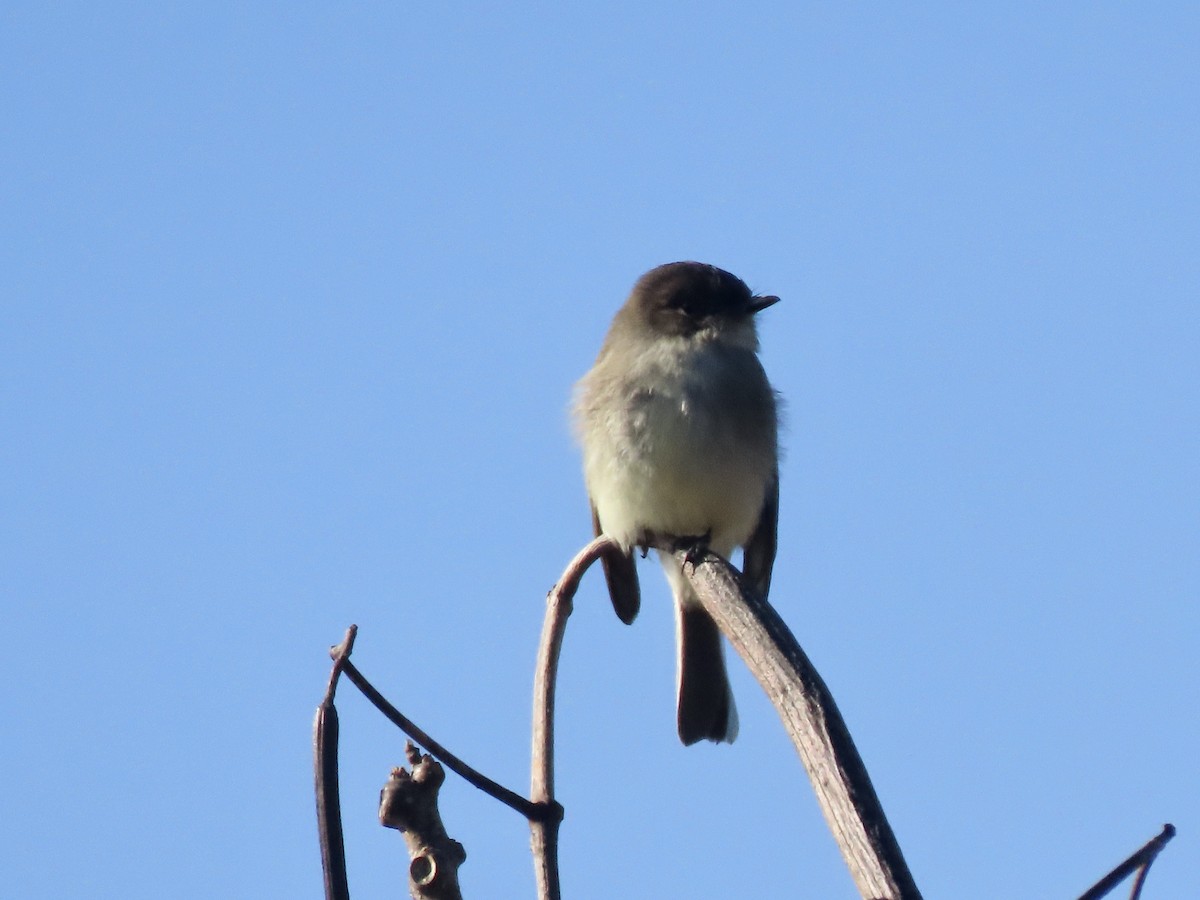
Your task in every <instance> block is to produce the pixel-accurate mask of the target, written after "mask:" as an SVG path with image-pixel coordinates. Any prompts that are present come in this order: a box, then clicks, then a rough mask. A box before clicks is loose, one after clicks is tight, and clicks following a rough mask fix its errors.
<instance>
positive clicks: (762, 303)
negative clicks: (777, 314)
mask: <svg viewBox="0 0 1200 900" xmlns="http://www.w3.org/2000/svg"><path fill="white" fill-rule="evenodd" d="M778 302H779V298H778V297H776V296H774V295H771V296H767V297H751V298H750V302H749V303H748V304H747V305H746V312H748V313H750V315H754V314H755V313H760V312H762V311H763V310H764V309H766V308H767V307H768V306H774V305H775V304H776V303H778Z"/></svg>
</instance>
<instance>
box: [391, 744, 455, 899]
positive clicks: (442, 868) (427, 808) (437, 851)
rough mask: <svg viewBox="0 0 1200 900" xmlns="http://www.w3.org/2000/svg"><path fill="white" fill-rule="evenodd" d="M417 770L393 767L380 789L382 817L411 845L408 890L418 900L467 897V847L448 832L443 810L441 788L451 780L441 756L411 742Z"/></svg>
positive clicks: (407, 751)
mask: <svg viewBox="0 0 1200 900" xmlns="http://www.w3.org/2000/svg"><path fill="white" fill-rule="evenodd" d="M404 754H405V756H406V757H407V759H408V764H409V765H410V766H411V767H412V773H411V774H410V773H409V772H407V771H405V770H404V769H402V768H395V769H393V770H392V777H391V778H389V779H388V783H387V784H386V785H384V788H383V790H382V791H380V792H379V821H380V822H381V823H382V824H383V825H384V826H386V827H388V828H396V829H398V830H399V831H400V832H401V833H402V834H403V835H404V843H405V844H406V845H407V846H408V856H409V860H410V861H409V865H408V891H409V893H410V894H411V895H412V897H413V900H462V890H461V889H460V888H459V884H458V867H459V866H461V865H462V864H463V862H464V861H465V860H466V858H467V851H466V850H464V849H463V845H462V844H460V843H459V842H458V841H456V840H454V839H453V838H452V837H450V835H448V834H447V833H446V827H445V825H443V824H442V815H441V813H440V812H439V811H438V805H437V798H438V791H439V790H440V789H441V787H442V784H443V783H444V782H445V780H446V772H445V770H444V769H443V768H442V767H441V766H440V765H438V762H437V760H436V759H434V758H433V757H432V756H429V755H428V754H425V755H422V754H421V752H420V751H419V750H418V749H417V748H416V747H414V746H413V742H412V741H409V742H408V744H407V745H406V746H405V748H404Z"/></svg>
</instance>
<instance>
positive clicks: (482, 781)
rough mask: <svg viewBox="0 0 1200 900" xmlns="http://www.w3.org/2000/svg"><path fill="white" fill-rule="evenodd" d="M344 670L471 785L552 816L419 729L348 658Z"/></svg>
mask: <svg viewBox="0 0 1200 900" xmlns="http://www.w3.org/2000/svg"><path fill="white" fill-rule="evenodd" d="M344 671H345V673H346V677H347V678H349V679H350V681H351V682H352V683H353V684H354V686H355V687H356V688H358V689H359V690H360V691H361V692H362V694H363V696H364V697H366V698H367V699H368V700H370V701H371V703H372V704H373V705H374V707H375V708H376V709H377V710H379V711H380V712H381V713H383V714H384V715H385V716H387V718H388V719H389V720H390V721H391V722H392V724H393V725H395V726H396V727H397V728H399V729H400V730H401V731H403V732H404V733H405V734H407V735H408V736H409V737H410V738H412V739H413V740H414V741H416V742H417V743H418V744H421V745H422V746H424V747H425V749H426V750H428V751H429V753H430V754H431V755H432V756H434V757H436V758H437V759H438V760H439V761H440V762H441V763H442V764H443V765H445V767H446V768H447V769H449V770H450V771H451V772H453V773H454V774H456V775H458V776H459V777H461V778H463V779H464V780H465V781H467V783H468V784H471V785H473V786H475V787H477V788H479V790H481V791H483V792H484V793H485V794H488V795H489V796H491V797H494V798H495V799H497V800H499V801H500V802H501V803H503V804H504V805H505V806H507V807H509V808H511V809H515V810H516V811H517V812H519V813H520V814H521V815H523V816H525V817H526V818H527V819H530V820H537V819H540V818H545V817H546V816H547V815H550V813H549V812H547V811H546V810H545V809H544V808H543V807H541V806H539V805H538V804H536V803H530V802H529V801H528V800H526V799H525V798H524V797H522V796H521V795H520V794H518V793H516V792H515V791H511V790H509V789H508V788H506V787H504V785H502V784H500V783H498V782H496V781H493V780H492V779H490V778H488V777H487V776H486V775H484V774H483V773H482V772H480V771H479V770H477V769H475V768H472V767H471V766H469V765H467V764H466V763H465V762H463V761H462V760H461V759H459V758H458V757H457V756H455V755H454V754H453V753H451V752H450V751H449V750H448V749H446V747H445V746H443V745H442V744H441V742H439V741H435V740H434V739H433V738H432V737H430V736H429V734H427V733H426V732H425V730H424V729H422V728H420V727H419V726H418V725H417V724H416V723H415V722H413V721H412V720H411V719H409V718H408V717H407V716H406V715H404V713H402V712H400V710H398V709H396V707H394V706H392V704H391V703H389V702H388V701H387V699H386V698H385V697H384V696H383V694H381V693H379V691H378V690H376V689H375V686H374V685H373V684H371V682H369V681H368V680H367V679H366V676H364V675H363V673H362V672H360V671H358V669H357V668H355V666H354V663H352V662H350V660H346V661H345V663H344Z"/></svg>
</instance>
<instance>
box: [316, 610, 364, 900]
mask: <svg viewBox="0 0 1200 900" xmlns="http://www.w3.org/2000/svg"><path fill="white" fill-rule="evenodd" d="M357 634H358V626H357V625H351V626H350V627H349V628H348V629H347V630H346V637H345V639H344V640H343V641H342V642H341V643H340V644H338V645H337V646H336V647H331V648H330V650H329V655H330V656H332V657H333V670H332V671H331V672H330V673H329V683H328V685H327V686H326V688H325V696H324V698H323V699H322V700H321V705H320V706H318V707H317V716H316V720H315V721H314V722H313V769H314V773H313V774H314V779H315V782H316V794H317V836H318V838H319V840H320V842H321V871H322V872H323V873H324V875H325V897H326V900H349V898H350V885H349V880H348V878H347V876H346V849H345V841H344V839H343V836H342V811H341V800H340V798H339V795H338V712H337V707H335V706H334V705H333V697H334V694H335V693H336V691H337V683H338V677H339V676H340V675H341V674H342V670H343V669H344V668H345V667H346V666H347V665H349V656H350V651H351V650H353V649H354V638H355V636H356V635H357Z"/></svg>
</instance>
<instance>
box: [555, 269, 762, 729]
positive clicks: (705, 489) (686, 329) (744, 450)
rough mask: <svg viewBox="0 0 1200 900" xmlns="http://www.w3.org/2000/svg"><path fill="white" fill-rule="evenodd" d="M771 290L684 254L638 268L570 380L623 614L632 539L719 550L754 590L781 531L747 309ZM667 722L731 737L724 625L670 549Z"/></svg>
mask: <svg viewBox="0 0 1200 900" xmlns="http://www.w3.org/2000/svg"><path fill="white" fill-rule="evenodd" d="M778 301H779V298H778V297H777V296H774V295H760V294H755V293H753V292H752V291H751V290H750V288H749V287H748V286H747V285H746V283H745V282H743V281H742V280H741V279H740V278H738V277H736V276H735V275H733V274H731V273H730V272H727V271H725V270H724V269H720V268H717V267H716V266H712V265H708V264H705V263H699V262H694V261H684V262H673V263H667V264H666V265H661V266H658V267H656V268H654V269H651V270H650V271H648V272H646V273H645V274H644V275H642V276H641V278H639V279H638V280H637V282H636V283H635V284H634V287H633V290H632V291H631V292H630V294H629V296H628V298H627V299H626V301H625V303H624V305H623V306H621V308H620V309H619V310H618V312H617V313H616V315H615V316H614V318H613V320H612V324H611V326H610V328H609V330H608V333H607V335H606V337H605V339H604V342H603V344H602V346H601V349H600V352H599V355H598V356H597V358H596V360H595V363H594V364H593V365H592V367H591V369H590V370H589V371H588V372H587V374H586V375H584V377H583V378H582V379H581V380H580V381H579V383H578V384H577V385H576V390H575V396H574V402H573V414H574V419H575V424H576V431H577V435H578V438H579V442H580V444H581V448H582V455H583V469H584V481H585V483H586V486H587V492H588V498H589V501H590V504H591V512H592V527H593V531H594V533H595V534H596V535H597V536H599V535H601V534H603V535H606V536H608V537H609V538H611V539H612V540H613V541H615V542H616V543H617V544H618V545H619V547H620V550H621V552H620V554H618V555H606V556H605V557H603V558H602V559H603V566H604V573H605V580H606V583H607V587H608V593H609V596H610V599H611V601H612V605H613V608H614V610H615V612H616V614H617V616H618V618H620V619H621V621H623V622H625V623H626V624H629V623H632V622H633V620H634V618H635V617H636V616H637V613H638V610H639V608H640V605H641V592H640V587H639V583H638V575H637V569H636V559H635V555H634V554H635V551H636V550H637V549H638V548H639V547H640V548H642V551H643V554H642V555H643V556H644V555H645V552H646V550H645V548H646V546H647V545H648V544H649V543H651V542H652V541H653V540H655V539H657V538H660V537H663V536H669V537H670V538H671V539H672V540H674V541H675V542H676V546H680V547H682V546H688V547H689V548H706V549H709V550H711V551H713V552H715V553H717V554H719V555H720V556H722V557H724V558H726V559H728V558H729V557H730V555H731V554H732V553H733V552H734V551H735V550H736V549H737V548H739V547H741V548H742V550H743V561H742V570H743V575H744V578H745V580H746V582H747V583H748V584H749V586H750V587H751V588H752V589H753V590H755V591H756V592H757V593H758V594H759V595H760V596H761V597H762V598H763V599H764V600H765V599H766V596H767V593H768V591H769V589H770V584H771V573H772V569H773V567H774V563H775V555H776V548H777V544H778V538H777V530H778V518H779V436H778V433H779V409H780V403H781V401H780V400H779V398H778V395H777V393H776V391H775V390H774V388H773V387H772V386H771V384H770V382H769V380H768V379H767V375H766V372H765V370H764V369H763V366H762V363H761V362H760V360H759V357H758V350H759V342H758V333H757V329H756V324H755V323H756V318H757V316H758V314H759V313H761V312H762V311H763V310H765V309H767V308H768V307H770V306H772V305H774V304H775V303H777V302H778ZM659 558H660V561H661V563H662V565H663V568H664V570H665V572H666V577H667V581H668V583H669V584H670V587H671V591H672V594H673V597H674V606H675V621H676V695H677V696H676V700H677V704H676V706H677V710H676V726H677V730H678V733H679V738H680V740H681V741H682V742H683V743H684V745H690V744H694V743H696V742H698V741H700V740H709V741H714V742H732V741H733V740H734V738H735V737H736V736H737V731H738V718H737V709H736V707H735V705H734V701H733V695H732V692H731V689H730V686H729V677H728V673H727V671H726V668H725V658H724V650H723V646H722V643H721V633H720V631H719V629H718V628H717V625H716V623H715V622H714V621H713V620H712V618H711V617H710V616H709V615H708V613H707V612H705V611H704V608H703V607H702V606H701V604H700V602H699V600H698V598H697V597H696V595H695V593H694V592H693V590H692V588H691V586H690V584H689V583H688V580H687V578H686V577H685V576H684V573H683V570H682V567H681V564H680V563H679V561H678V560H677V559H676V557H675V556H674V555H673V554H671V553H659Z"/></svg>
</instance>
